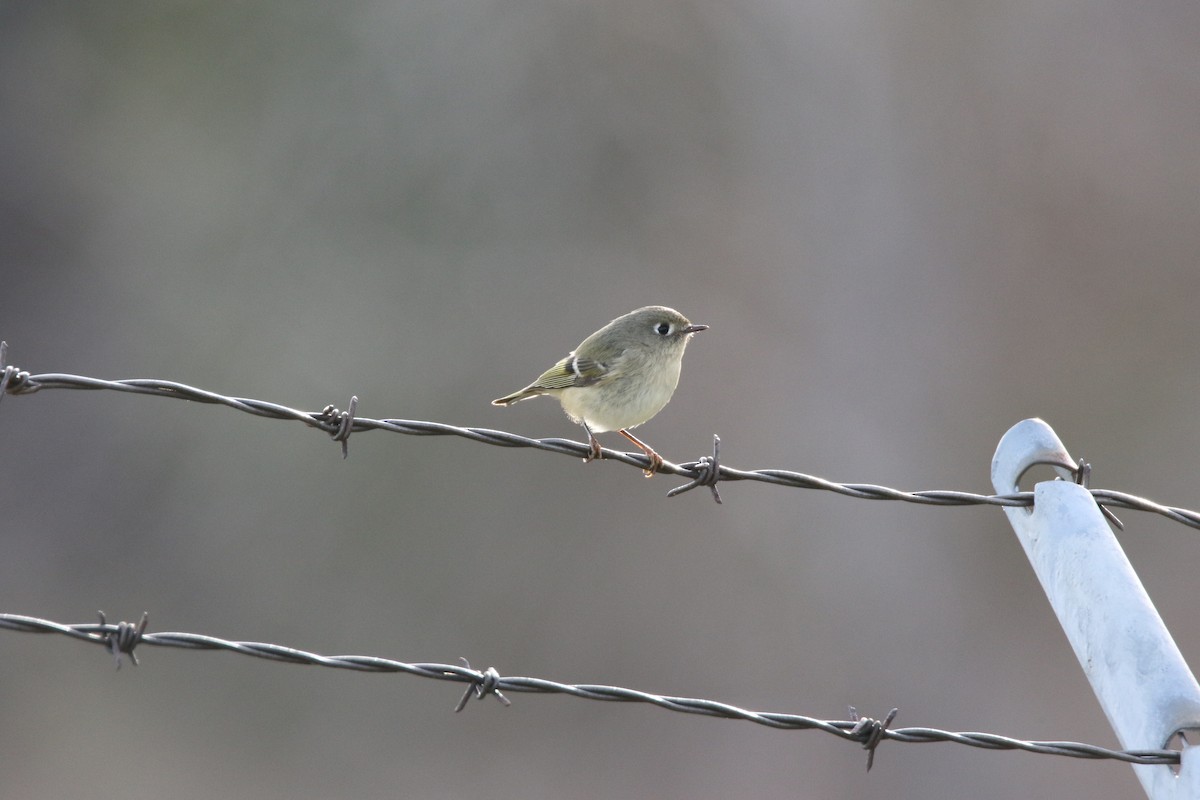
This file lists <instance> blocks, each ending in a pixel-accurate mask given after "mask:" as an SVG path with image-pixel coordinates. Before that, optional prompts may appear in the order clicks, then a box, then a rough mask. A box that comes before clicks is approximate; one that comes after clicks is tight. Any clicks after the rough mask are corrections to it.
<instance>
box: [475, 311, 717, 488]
mask: <svg viewBox="0 0 1200 800" xmlns="http://www.w3.org/2000/svg"><path fill="white" fill-rule="evenodd" d="M704 330H708V326H707V325H697V324H695V323H693V322H691V321H690V320H688V318H687V317H685V316H684V315H683V314H680V313H679V312H678V311H676V310H675V309H673V308H667V307H666V306H646V307H644V308H639V309H637V310H635V311H630V312H629V313H628V314H625V315H623V316H620V317H617V318H616V319H614V320H613V321H612V322H610V323H608V324H607V325H605V326H604V327H603V328H601V329H600V330H598V331H596V332H595V333H593V334H592V335H591V336H589V337H587V338H586V339H584V340H583V341H582V342H581V343H580V344H579V346H578V347H576V348H575V349H574V350H572V351H571V352H570V353H569V354H568V355H567V356H566V357H565V358H563V359H562V360H561V361H559V362H558V363H557V364H555V365H554V366H553V367H551V368H550V369H548V370H546V371H545V372H543V373H542V374H541V375H539V376H538V377H537V379H536V380H535V381H533V383H531V384H529V385H528V386H526V387H525V388H524V389H520V390H518V391H516V392H513V393H512V394H509V395H505V396H504V397H500V398H497V399H495V400H493V401H492V405H494V406H504V407H507V406H511V405H512V404H513V403H517V402H520V401H521V400H528V399H529V398H531V397H537V396H539V395H548V396H550V397H554V398H557V399H558V401H559V402H560V403H561V404H562V408H563V411H565V412H566V413H567V416H568V417H570V418H571V420H572V421H573V422H575V423H576V424H578V425H582V426H583V429H584V430H585V431H587V435H588V445H589V447H590V451H589V453H588V456H587V457H586V458H585V459H584V461H585V462H586V461H591V460H592V459H595V458H600V457H601V449H600V442H599V440H597V439H596V434H597V433H604V432H606V431H616V432H617V433H619V434H621V435H622V436H624V437H625V438H626V439H628V440H629V441H631V442H633V443H634V444H635V445H637V446H638V448H639V449H640V450H641V451H642V452H643V453H645V454H646V458H647V460H648V461H649V464H648V466H647V467H646V468H644V469H643V470H642V471H643V473H644V474H645V476H646V477H647V478H650V477H653V475H654V473H656V472H657V471H658V470H659V468H660V467H662V465H663V458H662V456H660V455H659V454H658V453H656V452H654V448H652V447H650V445H648V444H646V443H645V442H643V441H642V440H640V439H638V438H637V437H636V436H634V435H633V434H632V433H630V432H629V429H630V428H636V427H637V426H639V425H641V424H643V423H645V422H648V421H649V420H650V419H651V418H652V417H654V415H655V414H657V413H658V412H659V411H662V410H663V407H664V406H666V405H667V403H669V402H670V400H671V395H673V394H674V393H675V387H676V386H677V385H678V384H679V370H680V366H681V365H682V362H683V351H684V350H685V349H686V348H687V344H688V342H689V341H690V340H691V338H692V336H694V335H695V334H697V333H699V332H700V331H704Z"/></svg>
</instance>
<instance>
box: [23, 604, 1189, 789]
mask: <svg viewBox="0 0 1200 800" xmlns="http://www.w3.org/2000/svg"><path fill="white" fill-rule="evenodd" d="M144 620H145V617H144V616H143V621H144ZM122 625H129V623H121V625H111V624H107V623H104V622H101V623H99V624H97V623H81V624H76V625H71V624H63V623H59V622H52V621H50V620H45V619H39V618H37V617H27V616H22V615H19V614H0V628H2V629H7V630H11V631H18V632H21V633H57V634H61V635H64V636H68V637H70V638H73V639H79V640H82V641H85V642H91V643H92V644H98V645H100V646H102V647H105V648H107V647H108V646H109V641H110V639H111V637H112V636H114V635H116V636H120V635H121V631H122ZM140 625H141V623H139V626H140ZM139 638H140V645H141V646H150V647H175V648H181V649H185V650H228V651H230V652H233V653H239V654H241V655H244V656H253V657H254V658H262V659H267V660H269V661H278V662H283V663H288V664H310V665H315V666H320V667H329V668H332V669H348V670H355V671H358V672H402V673H406V674H409V675H415V676H417V677H421V678H432V679H434V680H439V681H451V682H455V683H465V684H467V689H466V692H465V694H464V695H463V699H461V700H460V701H459V703H458V705H457V707H456V708H455V710H456V711H461V710H462V708H463V707H464V706H465V705H466V702H467V701H468V700H469V699H470V698H471V697H472V696H475V697H479V698H482V697H484V696H486V695H487V694H494V695H496V697H497V699H499V700H500V702H501V703H503V704H504V705H506V706H507V705H509V704H510V702H511V701H509V700H508V698H506V697H504V695H503V694H501V691H506V692H526V693H533V694H565V695H568V696H571V697H578V698H580V699H585V700H604V701H610V702H624V703H630V702H632V703H647V704H649V705H654V706H658V707H659V708H663V709H666V710H668V711H678V712H680V713H683V714H700V715H702V716H708V717H720V718H723V719H737V720H743V721H745V722H752V723H755V724H758V725H763V726H765V727H768V728H776V729H779V730H819V731H824V732H825V733H828V734H831V735H833V736H837V737H838V738H840V739H845V740H847V741H852V742H858V743H859V744H862V745H863V746H864V747H865V748H866V749H867V750H868V752H869V753H870V754H871V755H869V756H868V763H867V767H868V769H869V768H870V766H871V763H872V762H873V760H874V759H873V754H874V750H875V748H876V747H878V746H879V743H880V742H882V741H884V740H887V739H890V740H893V741H897V742H911V743H925V742H953V743H955V744H961V745H966V746H968V747H977V748H981V749H984V750H1021V751H1024V752H1027V753H1040V754H1044V755H1057V756H1068V757H1070V758H1086V759H1111V760H1114V761H1124V762H1126V763H1130V764H1179V763H1180V753H1179V751H1178V750H1110V749H1108V748H1106V747H1099V746H1097V745H1092V744H1083V743H1080V742H1053V741H1052V742H1043V741H1027V740H1023V739H1014V738H1011V737H1008V736H1000V735H997V734H993V733H956V732H953V731H942V730H937V729H936V728H894V729H893V728H889V727H888V725H889V724H890V723H891V722H892V720H893V719H894V718H895V714H896V712H895V711H892V713H891V714H889V715H888V717H887V718H886V719H885V720H884V721H882V722H880V721H878V720H872V719H869V718H862V717H859V716H858V713H857V712H856V711H852V712H851V716H852V717H853V719H849V720H822V719H816V718H814V717H805V716H801V715H799V714H785V713H780V712H767V711H751V710H748V709H744V708H738V707H737V706H731V705H728V704H726V703H719V702H717V701H715V700H702V699H699V698H694V697H672V696H669V695H660V694H653V693H650V692H642V691H638V690H636V689H623V688H621V687H618V686H604V685H600V684H586V683H584V684H570V683H559V682H557V681H550V680H545V679H542V678H527V677H504V676H501V675H500V673H499V672H498V671H497V670H496V669H495V668H494V667H489V668H488V669H487V670H484V671H482V672H480V671H478V670H474V669H471V667H470V664H469V663H466V660H465V659H464V665H463V666H457V665H454V664H435V663H416V664H408V663H405V662H402V661H394V660H392V659H387V658H378V657H375V656H350V655H342V656H323V655H319V654H317V653H310V652H307V651H304V650H298V649H296V648H293V647H286V646H283V645H278V644H268V643H265V642H235V641H228V640H225V639H218V638H217V637H215V636H205V635H202V634H198V633H178V632H171V633H145V632H140V633H139Z"/></svg>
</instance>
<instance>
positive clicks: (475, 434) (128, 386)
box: [0, 343, 1200, 529]
mask: <svg viewBox="0 0 1200 800" xmlns="http://www.w3.org/2000/svg"><path fill="white" fill-rule="evenodd" d="M0 346H2V347H3V348H6V347H7V345H6V344H5V343H0ZM2 356H3V354H0V368H2V369H3V373H2V374H0V399H3V396H4V395H5V394H11V395H17V396H19V395H28V394H34V393H36V392H39V391H42V390H44V389H82V390H109V391H116V392H126V393H132V394H145V395H153V396H155V397H170V398H175V399H177V400H192V401H195V402H198V403H208V404H213V405H223V406H227V407H229V408H233V409H236V410H238V411H242V412H245V413H247V414H253V415H254V416H258V417H266V418H268V419H279V420H294V421H297V422H302V423H304V424H305V425H308V426H309V427H312V428H317V429H318V430H321V431H324V432H325V433H327V434H329V435H330V436H331V437H332V438H333V439H334V440H335V441H338V442H340V443H341V446H342V454H343V457H345V455H346V454H347V452H348V450H347V448H348V443H349V439H350V434H351V433H358V432H364V431H370V430H383V431H390V432H392V433H399V434H405V435H408V436H458V437H461V438H464V439H470V440H471V441H475V442H481V443H483V444H490V445H494V446H497V447H527V448H533V449H537V450H545V451H547V452H551V453H559V454H563V455H572V456H577V457H579V458H584V457H586V456H587V455H588V454H589V453H590V448H589V446H588V445H587V444H585V443H583V442H576V441H573V440H570V439H560V438H546V439H532V438H529V437H526V436H520V435H518V434H515V433H508V432H506V431H499V430H493V429H491V428H471V427H459V426H457V425H449V424H446V423H442V422H427V421H421V420H408V419H371V418H369V417H357V416H354V411H355V410H356V409H357V406H358V398H357V397H351V398H350V404H349V409H350V410H349V411H340V410H338V409H337V408H336V407H335V406H332V405H328V406H326V407H325V408H324V409H322V410H321V411H301V410H298V409H294V408H289V407H287V406H284V405H280V404H278V403H270V402H267V401H265V400H254V399H251V398H245V397H228V396H225V395H221V394H218V393H216V392H210V391H206V390H204V389H198V388H196V387H194V386H188V385H186V384H183V383H176V382H174V381H164V380H157V379H144V378H139V379H131V380H115V381H110V380H102V379H99V378H89V377H86V376H82V375H69V374H64V373H46V374H42V375H31V374H30V373H28V372H25V371H22V370H18V369H17V368H16V367H12V366H5V362H4V360H3V358H2ZM713 439H714V442H713V455H712V456H704V457H702V458H700V459H699V460H697V461H689V462H684V463H682V464H674V463H672V462H670V461H667V462H665V463H664V464H663V465H662V466H661V467H660V468H659V469H658V472H659V473H661V474H669V475H678V476H682V477H685V478H688V479H689V482H688V483H687V484H684V485H682V486H677V487H675V488H673V489H671V490H670V491H669V492H667V495H668V496H669V497H674V496H675V495H678V494H681V493H683V492H686V491H689V490H690V489H694V488H697V487H699V486H708V487H709V488H710V489H711V490H712V493H713V497H714V499H715V500H716V501H717V502H721V496H720V494H719V493H718V492H717V483H718V482H732V481H757V482H759V483H769V484H773V485H775V486H787V487H791V488H796V489H813V490H818V491H826V492H833V493H835V494H840V495H843V496H846V497H853V498H857V499H860V500H893V501H899V502H905V503H916V504H918V505H928V506H971V505H990V506H1008V507H1022V506H1024V507H1028V506H1032V505H1033V493H1032V492H1014V493H1012V494H1003V495H984V494H975V493H972V492H960V491H949V490H927V491H916V492H909V491H903V490H900V489H893V488H889V487H887V486H877V485H875V484H869V483H838V482H836V481H831V480H826V479H825V478H819V477H816V476H814V475H806V474H804V473H801V472H792V471H790V470H782V469H758V470H743V469H734V468H733V467H727V466H725V465H723V464H720V463H719V458H718V457H719V449H718V448H719V446H720V439H719V438H718V437H715V436H714V437H713ZM601 453H602V457H603V458H605V459H607V460H611V461H617V462H620V463H623V464H629V465H631V466H634V467H637V468H638V469H646V468H647V467H649V465H650V462H649V459H648V458H647V457H646V456H645V455H644V454H642V453H625V452H621V451H618V450H609V449H607V448H604V449H602V451H601ZM1066 466H1067V467H1068V468H1070V469H1075V468H1076V467H1075V465H1066ZM1088 491H1090V492H1091V493H1092V496H1093V497H1095V498H1096V502H1097V503H1099V504H1101V507H1102V508H1104V507H1106V506H1115V507H1118V508H1128V509H1132V510H1135V511H1146V512H1149V513H1153V514H1158V515H1160V516H1163V517H1166V518H1167V519H1169V520H1172V521H1174V522H1178V523H1180V524H1183V525H1187V526H1189V527H1192V528H1197V529H1200V512H1196V511H1191V510H1189V509H1185V508H1177V507H1173V506H1165V505H1162V504H1160V503H1156V502H1154V501H1152V500H1148V499H1146V498H1144V497H1138V496H1136V495H1131V494H1126V493H1124V492H1118V491H1113V490H1110V489H1091V488H1089V489H1088ZM1117 522H1118V523H1119V521H1117Z"/></svg>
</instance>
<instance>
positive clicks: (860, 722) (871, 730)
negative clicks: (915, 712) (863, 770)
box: [850, 706, 900, 772]
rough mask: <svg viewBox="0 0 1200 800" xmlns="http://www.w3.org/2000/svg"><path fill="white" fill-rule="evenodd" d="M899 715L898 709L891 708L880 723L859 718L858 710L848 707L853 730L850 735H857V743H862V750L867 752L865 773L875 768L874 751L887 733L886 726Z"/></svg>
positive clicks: (867, 718)
mask: <svg viewBox="0 0 1200 800" xmlns="http://www.w3.org/2000/svg"><path fill="white" fill-rule="evenodd" d="M899 713H900V709H898V708H893V709H892V710H891V711H890V712H888V715H887V717H885V718H884V719H883V721H880V720H877V719H871V718H870V717H863V716H859V713H858V709H857V708H855V707H854V706H850V719H852V720H853V721H854V728H853V729H852V730H851V731H850V733H851V734H856V735H857V738H858V741H861V742H862V746H863V750H866V751H867V772H870V771H871V767H873V766H875V749H876V748H878V747H879V743H880V742H882V741H883V736H884V734H885V733H887V729H888V726H889V725H891V724H892V720H894V719H895V718H896V715H897V714H899Z"/></svg>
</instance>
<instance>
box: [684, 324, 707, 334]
mask: <svg viewBox="0 0 1200 800" xmlns="http://www.w3.org/2000/svg"><path fill="white" fill-rule="evenodd" d="M706 330H708V326H707V325H688V326H687V327H686V328H684V329H683V332H684V333H699V332H700V331H706Z"/></svg>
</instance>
